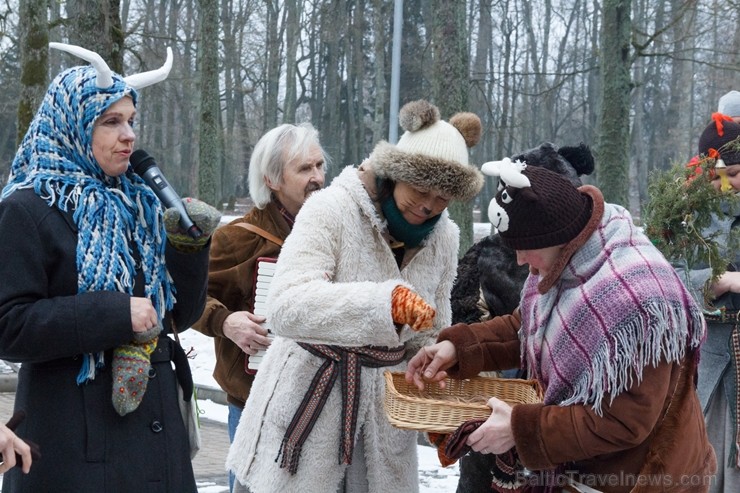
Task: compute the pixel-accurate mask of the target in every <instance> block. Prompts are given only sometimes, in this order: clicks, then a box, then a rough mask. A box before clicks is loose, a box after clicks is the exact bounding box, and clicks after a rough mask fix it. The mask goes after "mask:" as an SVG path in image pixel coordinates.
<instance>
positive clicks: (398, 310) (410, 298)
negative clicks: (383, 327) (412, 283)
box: [391, 285, 436, 332]
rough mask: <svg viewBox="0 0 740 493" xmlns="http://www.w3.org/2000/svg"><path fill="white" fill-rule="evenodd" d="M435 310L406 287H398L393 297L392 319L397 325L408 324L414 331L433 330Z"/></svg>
mask: <svg viewBox="0 0 740 493" xmlns="http://www.w3.org/2000/svg"><path fill="white" fill-rule="evenodd" d="M435 314H436V311H435V310H434V308H432V307H431V306H429V304H428V303H427V302H426V301H424V299H423V298H422V297H421V296H419V295H418V294H416V293H414V292H413V291H411V290H410V289H409V288H407V287H404V286H400V285H399V286H396V288H395V289H394V290H393V295H392V297H391V317H393V321H394V322H395V323H397V324H408V325H409V326H410V327H411V328H412V329H413V330H414V331H416V332H420V331H422V330H426V329H430V328H432V322H433V321H434V315H435Z"/></svg>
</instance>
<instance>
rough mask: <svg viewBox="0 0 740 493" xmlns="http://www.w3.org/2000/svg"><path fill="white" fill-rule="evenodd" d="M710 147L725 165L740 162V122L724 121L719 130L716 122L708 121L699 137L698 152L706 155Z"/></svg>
mask: <svg viewBox="0 0 740 493" xmlns="http://www.w3.org/2000/svg"><path fill="white" fill-rule="evenodd" d="M710 149H714V150H716V151H717V152H718V153H719V158H720V159H722V161H724V163H725V165H727V166H729V165H731V164H740V124H739V123H735V122H733V121H724V122H722V130H720V128H719V127H718V125H717V122H715V121H712V122H710V123H709V125H707V126H706V128H705V129H704V131H703V132H702V133H701V137H699V154H703V155H706V156H708V155H709V154H710Z"/></svg>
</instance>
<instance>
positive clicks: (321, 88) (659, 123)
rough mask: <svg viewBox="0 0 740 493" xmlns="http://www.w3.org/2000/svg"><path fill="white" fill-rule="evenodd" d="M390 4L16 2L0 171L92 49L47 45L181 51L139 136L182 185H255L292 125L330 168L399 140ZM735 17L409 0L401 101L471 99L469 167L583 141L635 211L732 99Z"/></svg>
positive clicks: (624, 0) (1, 24)
mask: <svg viewBox="0 0 740 493" xmlns="http://www.w3.org/2000/svg"><path fill="white" fill-rule="evenodd" d="M396 2H398V0H396ZM396 2H394V1H392V0H218V1H217V0H73V1H67V2H59V1H56V0H4V1H3V2H2V3H1V4H0V86H1V87H2V91H0V179H2V182H4V181H5V179H6V177H7V172H8V169H9V166H10V163H11V162H12V159H13V156H14V154H15V150H16V148H17V145H18V142H19V138H20V137H22V135H23V133H24V132H25V129H26V127H27V125H28V122H29V121H30V119H31V117H32V116H33V113H34V112H35V110H36V108H37V107H38V105H39V102H40V100H41V98H42V97H43V94H44V93H45V91H46V88H47V86H48V83H49V80H50V78H51V77H53V76H54V75H56V74H57V73H58V72H59V71H60V70H62V69H63V68H66V67H69V66H72V65H77V64H79V63H82V62H81V61H80V60H79V59H76V58H74V57H71V56H69V55H66V54H63V53H61V52H57V51H49V50H48V48H47V44H48V42H49V41H62V42H69V43H73V44H78V45H81V46H84V47H86V48H88V49H92V50H94V51H97V52H98V53H100V54H101V55H102V56H103V58H104V59H106V60H107V61H108V63H109V65H110V66H111V67H112V68H113V69H114V70H116V71H118V72H119V73H122V74H124V75H127V74H131V73H135V72H139V71H143V70H151V69H153V68H157V67H159V66H160V65H161V64H162V63H163V62H164V59H165V54H166V51H165V48H166V47H167V46H170V47H172V49H173V50H174V55H175V59H174V65H173V69H172V72H171V73H170V76H169V78H168V79H167V81H165V82H163V83H160V84H157V85H155V86H152V87H149V88H145V89H143V90H142V91H141V99H140V104H139V119H138V123H137V133H138V137H139V138H138V143H137V147H141V148H144V149H146V150H147V151H148V152H149V153H150V154H151V155H153V156H155V157H156V158H157V160H158V162H159V164H160V166H161V168H162V169H163V171H164V172H165V174H166V175H167V177H168V179H169V181H170V182H171V183H172V184H173V185H174V186H175V187H176V189H177V190H178V191H179V192H180V194H181V195H183V196H185V195H192V196H199V197H200V198H202V199H204V200H207V201H208V202H211V203H214V204H223V203H228V202H233V201H234V199H235V198H236V197H240V196H245V195H246V193H247V192H246V188H247V187H246V175H247V168H248V164H249V156H250V151H251V149H252V147H253V146H254V144H255V142H256V141H257V140H258V139H259V137H260V136H261V135H262V134H263V133H264V132H265V131H266V130H269V129H270V128H272V127H274V126H276V125H278V124H280V123H284V122H302V121H310V122H312V123H313V125H314V126H316V127H317V128H318V129H319V131H320V133H321V139H322V142H323V144H324V146H325V147H326V149H327V151H328V152H329V154H330V156H331V158H332V165H331V167H330V169H329V174H330V176H329V178H331V177H332V176H335V175H336V174H337V173H338V172H339V171H340V170H341V169H342V168H343V167H344V166H346V165H350V164H359V163H360V162H361V161H362V160H363V159H364V158H365V157H366V156H367V155H368V154H369V153H370V152H371V151H372V149H373V147H374V145H375V143H376V142H377V141H379V140H381V139H388V135H389V107H390V87H391V54H392V49H393V43H392V39H393V25H394V23H393V17H394V16H393V14H394V4H395V3H396ZM739 16H740V2H739V1H738V0H721V1H720V0H633V1H631V2H630V1H629V0H468V1H463V0H405V1H403V28H402V33H403V37H402V39H403V41H402V46H401V57H402V59H401V73H400V95H399V99H400V105H403V104H404V103H405V102H408V101H411V100H414V99H419V98H427V99H429V100H431V101H432V102H434V103H435V104H437V105H438V106H439V108H440V110H441V113H442V117H443V118H444V119H448V118H449V117H450V116H451V115H452V114H453V113H455V112H457V111H462V110H466V111H473V112H475V113H477V114H478V115H479V116H480V117H481V120H482V122H483V129H484V134H483V137H482V139H481V142H480V143H479V144H478V145H477V146H476V147H475V148H473V150H472V162H474V163H476V164H481V163H483V162H485V161H488V160H491V159H500V158H502V157H504V156H508V155H511V154H514V153H516V152H519V151H522V150H525V149H527V148H530V147H534V146H536V145H538V144H540V143H541V142H544V141H550V142H553V143H555V144H556V145H558V146H563V145H575V144H578V143H579V142H585V143H587V144H588V145H590V146H591V147H592V149H593V150H594V151H595V154H596V157H597V169H596V173H595V174H594V175H593V176H591V177H589V179H588V180H587V181H588V182H590V183H594V184H596V185H598V186H600V187H601V188H602V189H603V190H604V191H605V195H606V198H607V200H609V201H612V202H617V203H621V204H622V205H625V206H627V207H629V209H630V210H631V211H632V212H633V213H634V214H635V216H636V217H637V218H639V214H640V209H641V206H642V205H644V204H645V203H646V202H647V201H648V200H649V197H648V196H647V183H648V178H649V176H650V173H651V171H653V170H655V169H666V168H668V167H669V166H670V165H672V164H674V163H675V162H678V161H684V160H687V159H688V158H689V157H690V156H691V155H693V154H694V152H695V148H696V141H697V139H698V135H699V133H700V132H701V130H702V129H703V128H704V126H705V125H706V124H707V122H708V121H709V117H710V115H711V113H712V112H713V111H716V106H717V100H718V99H719V97H720V96H721V95H722V94H724V93H725V92H726V91H728V90H730V89H740V19H739V18H738V17H739ZM400 132H401V131H400V130H399V134H400ZM327 181H328V180H327ZM488 181H489V183H487V187H486V189H485V190H484V191H483V192H482V193H481V194H480V195H479V196H478V197H477V198H476V199H474V201H472V202H471V203H468V204H454V207H453V208H452V213H453V217H454V218H455V220H456V221H457V222H458V223H460V224H461V229H462V231H463V238H462V239H461V253H463V252H464V251H465V249H466V248H467V246H468V245H469V243H470V241H471V240H472V221H473V218H472V216H473V215H472V214H471V213H470V212H471V210H472V209H473V208H474V207H475V208H478V207H480V206H481V205H483V207H482V210H483V218H482V220H483V221H485V219H486V218H485V209H486V207H485V204H487V203H488V201H489V200H490V197H491V194H492V192H493V190H494V189H493V186H494V185H495V184H494V183H492V182H491V180H488Z"/></svg>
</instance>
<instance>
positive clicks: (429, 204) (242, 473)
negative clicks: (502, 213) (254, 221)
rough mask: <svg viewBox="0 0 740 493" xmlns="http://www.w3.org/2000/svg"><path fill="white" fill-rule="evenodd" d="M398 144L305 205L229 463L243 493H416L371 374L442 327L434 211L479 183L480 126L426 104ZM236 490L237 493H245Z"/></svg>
mask: <svg viewBox="0 0 740 493" xmlns="http://www.w3.org/2000/svg"><path fill="white" fill-rule="evenodd" d="M400 122H401V126H402V127H403V128H404V129H405V130H406V132H405V133H404V135H403V136H402V137H401V139H400V140H399V142H398V145H396V146H393V145H391V144H388V143H386V142H381V143H379V144H378V145H377V146H376V148H375V150H374V151H373V153H372V154H371V156H370V157H369V158H368V159H367V160H366V161H365V162H364V163H362V165H361V166H360V167H359V168H355V167H347V168H345V169H344V170H343V171H342V173H341V174H340V175H339V176H338V177H337V178H335V179H334V181H333V182H332V184H331V186H329V187H328V188H326V189H325V190H323V191H320V192H317V193H316V194H314V195H313V196H311V198H309V199H308V200H307V201H306V203H305V204H304V206H303V208H302V209H301V212H300V213H299V214H298V216H297V218H296V223H295V226H294V228H293V232H292V233H291V235H290V236H289V237H288V239H287V240H286V242H285V245H284V246H283V249H282V251H281V254H280V258H279V261H278V263H277V271H276V273H275V278H274V280H273V281H272V285H271V287H270V293H269V296H268V315H267V320H268V324H269V327H270V329H271V330H272V332H273V333H274V334H275V336H276V338H275V340H274V342H273V343H272V345H271V346H270V349H269V350H268V351H267V354H266V355H265V358H264V360H263V361H262V363H261V365H260V370H259V372H258V373H257V377H256V379H255V381H254V385H253V387H252V392H251V393H250V396H249V400H248V401H247V404H246V409H250V410H251V412H249V413H244V415H243V416H242V419H241V421H240V423H239V426H238V428H237V432H236V437H235V439H234V442H233V444H232V446H231V448H230V450H229V454H228V458H227V467H228V469H230V470H231V471H233V472H234V473H235V476H236V478H237V480H238V482H239V483H240V484H238V485H236V486H235V490H234V491H247V490H248V491H250V492H251V493H267V492H301V493H327V492H329V493H333V492H344V493H348V492H351V493H365V492H367V493H387V492H389V491H403V492H405V493H408V492H415V491H418V489H419V486H418V484H419V481H418V471H417V470H418V466H417V457H416V433H415V432H412V431H405V430H400V429H396V428H393V427H392V426H391V424H390V423H389V422H388V419H387V418H386V416H385V413H384V410H383V397H384V392H385V387H384V386H385V382H384V379H383V372H384V371H385V370H390V371H404V370H405V367H406V362H407V359H408V358H410V357H411V356H413V355H414V354H415V353H416V351H417V350H418V349H419V348H420V347H422V346H424V345H426V344H428V343H429V342H430V339H433V338H434V337H435V336H436V333H437V332H438V331H439V330H440V329H441V328H442V327H445V326H447V325H448V324H449V323H450V318H451V315H450V313H451V311H450V291H451V288H452V283H453V281H454V277H455V271H456V266H457V254H458V247H459V230H458V227H457V226H456V225H455V223H453V222H452V221H451V220H450V218H449V216H448V214H447V211H446V208H447V204H448V202H449V201H450V200H451V199H458V200H469V199H471V198H472V197H473V196H475V195H476V194H477V193H478V191H479V190H480V188H481V186H482V183H483V178H482V175H481V174H480V172H479V171H478V169H477V168H475V167H474V166H471V165H469V164H468V147H470V146H472V145H475V144H476V143H477V141H478V139H479V137H480V129H481V126H480V120H479V119H478V117H477V116H475V115H474V114H472V113H458V114H457V115H455V116H453V117H452V118H451V119H450V122H449V123H448V122H445V121H443V120H441V119H440V115H439V110H438V109H437V108H436V107H435V106H433V105H431V104H430V103H428V102H426V101H423V100H421V101H415V102H412V103H409V104H407V105H405V106H404V107H403V108H402V109H401V112H400ZM245 488H246V490H245Z"/></svg>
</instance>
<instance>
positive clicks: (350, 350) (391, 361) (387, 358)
mask: <svg viewBox="0 0 740 493" xmlns="http://www.w3.org/2000/svg"><path fill="white" fill-rule="evenodd" d="M298 345H299V346H301V347H302V348H303V349H305V350H306V351H309V352H310V353H312V354H314V355H316V356H318V357H320V358H324V359H325V360H326V361H324V363H323V364H322V365H321V367H320V368H319V370H318V371H317V372H316V375H314V377H313V380H312V381H311V385H310V386H309V388H308V391H307V392H306V395H304V396H303V400H302V401H301V405H300V406H299V407H298V410H297V411H296V413H295V415H293V420H292V421H291V422H290V425H289V426H288V429H287V430H286V432H285V436H284V437H283V441H282V443H281V444H280V450H279V451H278V455H277V457H276V458H275V461H276V462H277V460H278V459H280V457H281V455H282V459H281V460H280V467H281V468H284V467H287V468H288V471H289V472H290V473H291V474H295V473H296V471H298V460H299V459H300V456H301V448H302V447H303V444H304V443H305V442H306V439H307V438H308V435H309V434H310V433H311V430H312V429H313V426H314V424H316V420H317V419H318V418H319V415H320V414H321V410H322V409H323V408H324V405H325V404H326V401H327V399H328V398H329V394H330V393H331V389H332V387H334V382H335V381H336V379H337V377H338V376H340V377H341V382H342V424H341V426H342V434H341V443H340V447H339V463H340V464H351V463H352V451H353V450H354V445H355V444H354V442H355V427H356V425H357V408H358V407H359V404H360V375H361V371H362V370H361V367H362V366H367V367H370V368H380V367H383V366H392V365H397V364H398V363H400V362H402V361H403V357H404V354H405V352H406V349H405V348H404V347H403V346H399V347H396V348H385V347H375V346H364V347H356V348H355V347H341V346H329V345H325V344H306V343H302V342H299V343H298Z"/></svg>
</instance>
